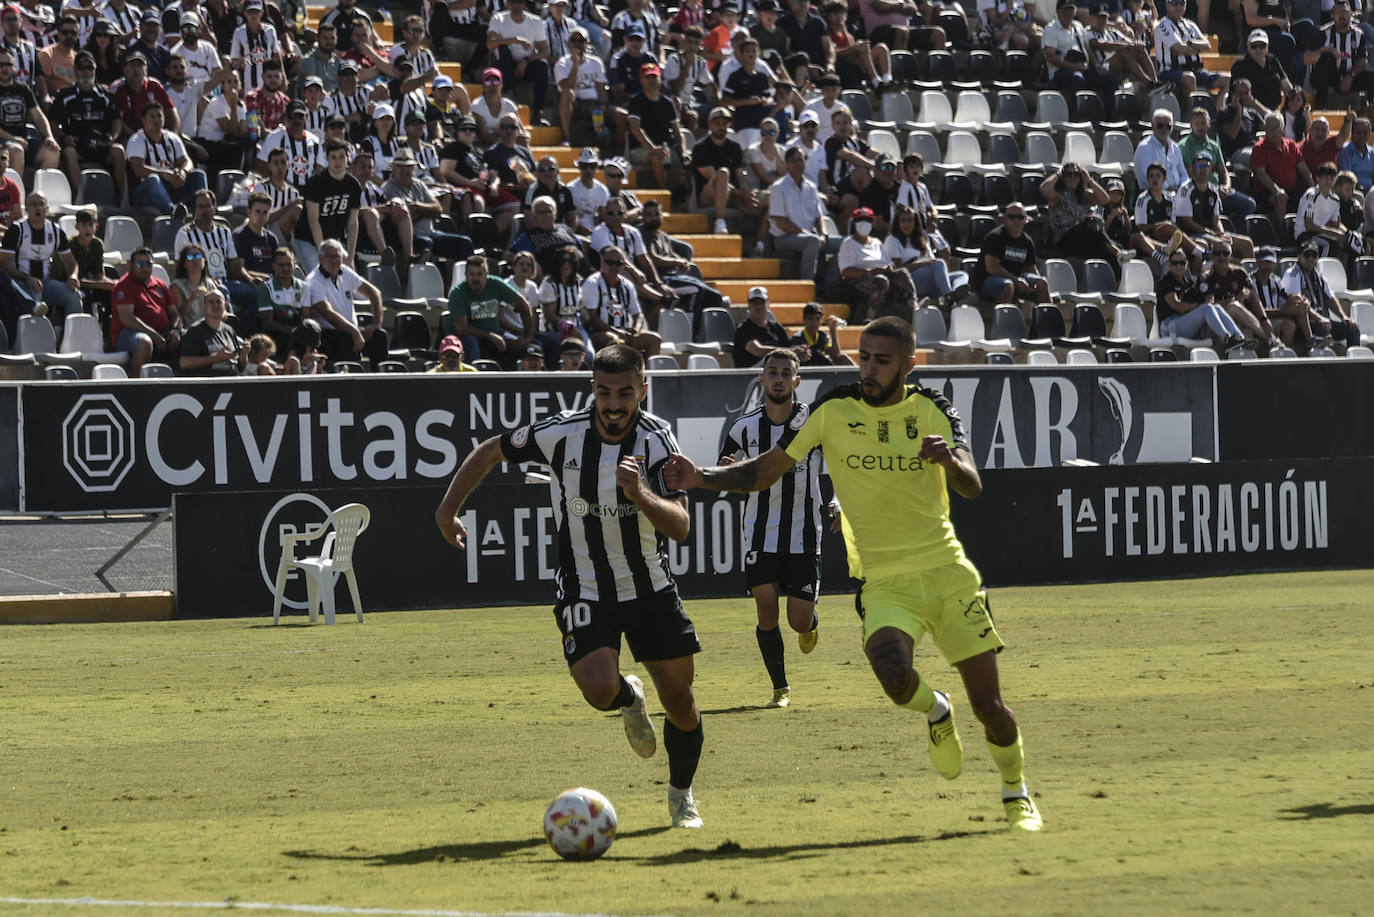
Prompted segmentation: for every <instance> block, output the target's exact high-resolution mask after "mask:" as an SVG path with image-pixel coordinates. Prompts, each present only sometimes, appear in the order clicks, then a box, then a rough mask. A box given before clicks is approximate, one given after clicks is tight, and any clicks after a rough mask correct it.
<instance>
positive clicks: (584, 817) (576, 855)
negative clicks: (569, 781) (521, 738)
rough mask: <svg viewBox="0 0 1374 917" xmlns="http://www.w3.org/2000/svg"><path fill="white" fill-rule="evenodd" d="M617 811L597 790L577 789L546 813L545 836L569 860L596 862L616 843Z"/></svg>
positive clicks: (565, 791) (555, 802) (572, 790)
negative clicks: (613, 842) (612, 843)
mask: <svg viewBox="0 0 1374 917" xmlns="http://www.w3.org/2000/svg"><path fill="white" fill-rule="evenodd" d="M615 826H616V818H615V807H614V806H612V805H611V801H610V800H609V799H607V798H606V797H605V796H602V795H601V794H600V793H598V792H597V791H596V790H589V789H587V788H586V787H581V786H579V787H574V788H573V789H571V790H564V791H563V792H562V793H559V794H558V798H557V799H555V800H554V801H553V802H551V803H549V807H548V809H546V810H545V811H544V836H545V837H547V838H548V839H549V846H550V847H552V848H553V849H554V852H555V853H557V854H558V855H559V856H561V857H562V858H563V859H565V860H594V859H596V858H597V857H599V856H601V854H603V853H605V852H606V851H607V850H610V849H611V842H612V841H614V840H615Z"/></svg>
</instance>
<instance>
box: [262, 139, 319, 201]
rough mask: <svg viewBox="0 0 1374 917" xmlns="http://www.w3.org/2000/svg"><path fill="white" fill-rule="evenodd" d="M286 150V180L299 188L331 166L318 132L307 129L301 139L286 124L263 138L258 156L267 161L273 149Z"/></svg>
mask: <svg viewBox="0 0 1374 917" xmlns="http://www.w3.org/2000/svg"><path fill="white" fill-rule="evenodd" d="M279 149H280V150H286V180H287V181H289V182H290V183H291V184H293V185H295V186H296V187H297V188H304V187H305V183H306V182H307V181H309V180H310V176H312V175H314V174H315V173H316V172H318V171H320V170H321V169H327V168H328V167H329V163H328V161H326V159H325V157H324V144H322V143H320V138H319V136H318V135H316V134H312V133H310V131H306V132H305V133H303V134H302V135H301V136H300V138H299V139H297V138H295V137H292V136H291V132H290V131H289V130H288V129H287V128H286V126H285V125H283V126H281V127H279V128H277V129H276V130H274V131H273V132H272V133H270V134H268V135H267V136H266V137H264V138H263V140H262V143H261V144H259V146H258V158H259V159H261V160H263V161H264V162H266V161H267V157H268V156H271V155H272V151H273V150H279Z"/></svg>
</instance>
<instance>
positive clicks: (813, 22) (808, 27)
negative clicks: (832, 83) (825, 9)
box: [778, 0, 835, 85]
mask: <svg viewBox="0 0 1374 917" xmlns="http://www.w3.org/2000/svg"><path fill="white" fill-rule="evenodd" d="M778 28H780V29H782V30H783V31H784V32H786V33H787V40H788V41H789V42H790V43H791V45H792V51H793V52H794V53H801V54H805V55H806V60H807V63H808V64H809V65H810V66H811V67H813V68H815V69H817V70H832V69H834V64H835V51H834V49H833V48H832V47H831V45H830V29H829V28H828V27H827V26H826V24H825V20H824V19H822V18H821V17H820V16H819V15H817V14H816V13H813V12H811V4H810V3H809V2H808V0H788V3H787V12H786V13H784V14H783V15H782V16H780V17H778ZM798 85H801V84H800V83H799V84H798Z"/></svg>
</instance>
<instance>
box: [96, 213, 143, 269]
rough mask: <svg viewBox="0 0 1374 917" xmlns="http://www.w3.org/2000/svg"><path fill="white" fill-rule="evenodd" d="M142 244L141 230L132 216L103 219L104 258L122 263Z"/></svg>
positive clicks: (111, 261) (113, 262)
mask: <svg viewBox="0 0 1374 917" xmlns="http://www.w3.org/2000/svg"><path fill="white" fill-rule="evenodd" d="M141 245H143V230H141V229H139V228H138V223H136V222H134V220H133V218H132V217H121V216H112V217H109V218H108V219H106V220H105V260H106V261H107V262H109V263H110V264H123V263H124V262H125V261H127V260H129V256H130V255H131V254H133V251H134V249H136V248H138V247H140V246H141Z"/></svg>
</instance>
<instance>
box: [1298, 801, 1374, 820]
mask: <svg viewBox="0 0 1374 917" xmlns="http://www.w3.org/2000/svg"><path fill="white" fill-rule="evenodd" d="M1342 815H1374V803H1370V802H1366V803H1361V804H1359V805H1353V806H1333V805H1332V804H1331V803H1329V802H1314V803H1312V805H1310V806H1298V807H1297V808H1296V809H1280V810H1279V814H1278V815H1277V816H1275V817H1276V818H1279V819H1281V820H1283V821H1308V820H1310V819H1313V818H1339V817H1340V816H1342Z"/></svg>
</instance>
